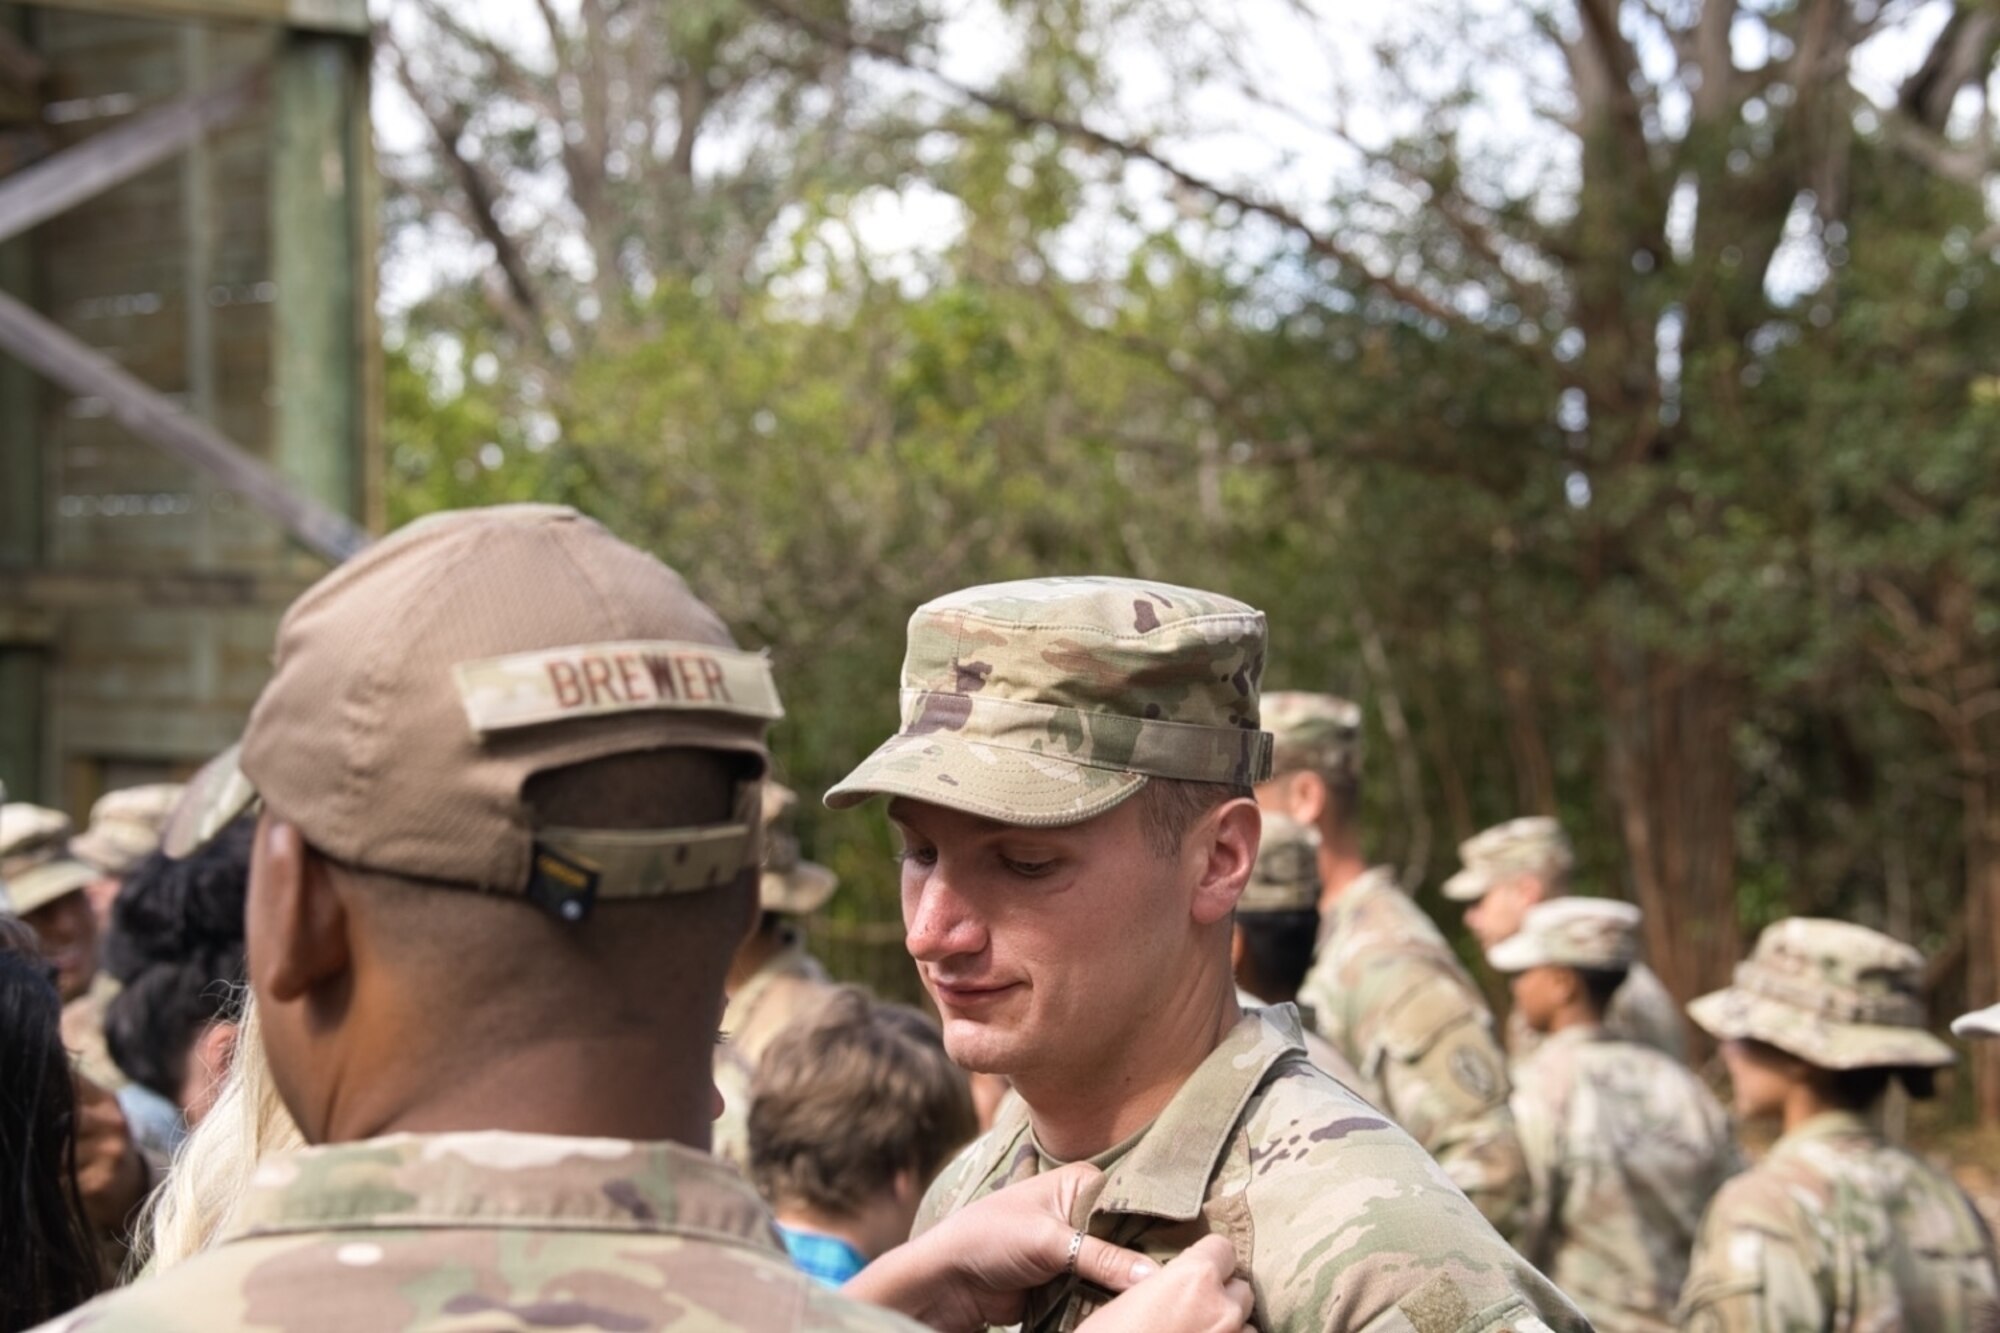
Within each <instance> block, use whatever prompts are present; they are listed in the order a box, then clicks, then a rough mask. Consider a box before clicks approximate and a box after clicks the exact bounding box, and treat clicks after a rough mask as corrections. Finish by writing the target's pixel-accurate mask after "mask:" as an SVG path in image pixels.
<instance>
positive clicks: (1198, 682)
mask: <svg viewBox="0 0 2000 1333" xmlns="http://www.w3.org/2000/svg"><path fill="white" fill-rule="evenodd" d="M1264 652H1265V627H1264V617H1263V616H1262V614H1261V613H1259V612H1257V611H1254V610H1252V609H1251V608H1250V607H1248V606H1245V605H1243V604H1242V603H1240V602H1236V601H1232V600H1231V599H1229V598H1226V597H1220V596H1217V595H1215V594H1212V593H1206V592H1199V591H1195V590H1192V589H1187V588H1174V587H1167V586H1164V585H1160V584H1155V583H1146V582H1138V581H1133V580H1126V579H1110V578H1080V579H1037V580H1030V581H1024V582H1019V583H1005V584H999V585H995V586H991V587H982V588H973V589H970V590H967V591H964V592H959V593H954V594H952V595H950V596H947V597H943V598H939V599H938V600H936V601H933V602H930V603H928V604H926V605H924V606H922V607H920V608H918V610H917V611H916V613H915V615H913V616H912V617H911V621H910V631H909V646H908V651H907V653H906V656H905V658H904V665H903V673H902V679H903V682H904V686H905V688H904V690H903V695H902V727H901V730H900V731H899V733H898V734H897V735H896V736H894V737H892V738H891V739H890V740H888V741H887V742H885V743H884V744H883V745H882V746H881V748H879V749H878V750H876V752H875V753H874V754H873V755H872V756H870V757H869V758H868V759H867V760H865V761H864V762H863V763H862V764H861V765H860V767H859V768H857V769H856V770H855V771H854V772H853V773H852V774H851V775H849V776H848V777H847V778H846V779H845V780H844V781H842V782H841V783H840V784H839V785H837V786H835V787H834V788H833V790H832V791H831V792H829V793H828V797H827V800H828V803H829V804H831V805H834V806H836V807H844V806H848V805H853V804H856V803H858V802H860V801H862V800H864V799H866V798H867V797H869V796H870V795H874V794H883V795H887V796H889V797H891V798H892V799H891V801H890V805H889V815H890V818H891V819H892V820H893V821H894V822H895V823H896V825H897V827H898V829H899V830H900V832H901V834H902V839H903V853H902V865H903V872H902V895H903V915H904V923H905V928H906V931H907V936H908V941H909V947H910V952H911V953H912V954H913V955H914V956H915V958H916V960H917V965H918V971H919V972H920V974H921V975H922V977H923V980H924V984H925V986H926V988H927V989H928V990H929V991H930V993H931V995H932V996H933V998H934V999H935V1000H936V1001H937V1004H938V1008H939V1011H940V1012H941V1013H942V1015H943V1017H944V1036H945V1045H946V1049H947V1050H949V1051H950V1053H951V1055H952V1057H953V1059H955V1060H956V1061H958V1063H960V1064H961V1065H965V1066H968V1067H970V1068H974V1069H984V1070H992V1071H995V1072H999V1073H1005V1074H1008V1075H1011V1076H1012V1077H1013V1079H1014V1086H1015V1089H1016V1090H1017V1091H1018V1092H1019V1094H1020V1098H1021V1100H1020V1101H1019V1102H1018V1103H1014V1104H1012V1108H1011V1109H1007V1110H1003V1112H1002V1114H1001V1117H1000V1119H999V1122H998V1123H997V1124H996V1125H995V1126H994V1128H993V1129H992V1130H991V1131H990V1132H989V1133H988V1134H987V1135H986V1136H985V1137H983V1138H982V1139H980V1140H979V1141H977V1142H976V1143H975V1144H974V1145H973V1147H972V1148H970V1149H969V1150H967V1151H966V1152H965V1153H964V1154H962V1155H961V1156H960V1157H959V1158H958V1160H957V1161H956V1162H954V1163H953V1164H952V1165H951V1166H950V1167H947V1168H946V1170H945V1173H944V1175H943V1176H941V1177H940V1178H939V1180H938V1183H937V1184H936V1186H934V1187H933V1188H932V1190H931V1192H930V1195H929V1196H928V1197H927V1198H926V1200H925V1202H924V1210H923V1213H922V1214H921V1215H920V1217H919V1220H918V1230H919V1233H920V1234H921V1233H922V1231H923V1229H924V1228H925V1227H927V1226H929V1225H931V1224H934V1223H938V1222H939V1220H940V1219H947V1218H949V1217H950V1216H951V1215H953V1214H954V1212H955V1211H956V1210H957V1209H959V1208H961V1207H964V1206H966V1205H967V1204H968V1203H971V1201H973V1200H976V1199H979V1198H981V1197H982V1196H984V1195H986V1194H988V1193H989V1192H990V1191H993V1190H995V1189H998V1188H999V1187H1001V1186H1003V1185H1005V1184H1007V1183H1008V1182H1013V1181H1021V1180H1025V1179H1029V1178H1032V1177H1035V1176H1036V1175H1037V1174H1038V1173H1042V1172H1047V1171H1050V1170H1052V1169H1054V1168H1056V1166H1057V1164H1059V1163H1062V1162H1065V1161H1068V1162H1075V1161H1079V1160H1083V1159H1089V1160H1090V1161H1092V1162H1093V1163H1095V1164H1097V1165H1099V1166H1101V1167H1103V1168H1104V1172H1105V1174H1104V1176H1103V1177H1102V1179H1101V1182H1100V1183H1099V1185H1098V1186H1097V1187H1095V1188H1093V1189H1092V1190H1090V1191H1087V1192H1086V1193H1085V1194H1084V1195H1083V1196H1082V1197H1080V1198H1079V1200H1078V1205H1077V1210H1076V1211H1075V1212H1074V1213H1073V1214H1072V1218H1073V1222H1074V1225H1076V1226H1077V1227H1079V1228H1081V1229H1085V1230H1087V1231H1088V1233H1089V1234H1091V1235H1094V1236H1100V1237H1107V1238H1110V1239H1113V1240H1116V1241H1118V1242H1119V1243H1121V1244H1127V1245H1131V1246H1133V1247H1135V1248H1138V1249H1141V1250H1143V1251H1145V1252H1147V1253H1152V1254H1157V1255H1168V1254H1173V1253H1176V1252H1178V1251H1180V1250H1182V1249H1183V1248H1185V1247H1187V1246H1189V1245H1191V1244H1194V1243H1195V1242H1196V1241H1197V1240H1199V1239H1201V1238H1203V1237H1205V1236H1213V1235H1216V1234H1220V1235H1221V1236H1224V1237H1227V1238H1228V1240H1229V1241H1230V1242H1231V1244H1232V1245H1233V1246H1234V1248H1235V1253H1236V1258H1237V1264H1238V1271H1239V1272H1240V1273H1242V1274H1245V1275H1247V1276H1248V1277H1249V1279H1250V1281H1251V1284H1252V1287H1253V1288H1254V1290H1255V1294H1256V1315H1255V1321H1254V1322H1255V1324H1256V1326H1257V1327H1258V1328H1260V1329H1267V1330H1285V1331H1286V1333H1305V1331H1306V1330H1311V1333H1324V1330H1326V1329H1328V1328H1331V1327H1346V1328H1354V1329H1360V1328H1364V1327H1367V1328H1378V1329H1384V1330H1386V1329H1390V1328H1423V1329H1425V1330H1426V1333H1452V1331H1456V1330H1466V1331H1470V1330H1494V1331H1495V1333H1497V1330H1499V1329H1502V1328H1506V1329H1513V1330H1517V1333H1533V1331H1534V1330H1541V1329H1545V1328H1548V1327H1551V1326H1552V1325H1553V1326H1555V1327H1561V1328H1565V1329H1581V1328H1582V1327H1584V1325H1583V1323H1582V1321H1581V1319H1580V1318H1579V1317H1578V1316H1577V1315H1576V1314H1575V1312H1574V1311H1573V1310H1572V1309H1571V1308H1570V1306H1569V1305H1568V1303H1567V1302H1566V1301H1565V1300H1564V1299H1563V1298H1562V1296H1561V1295H1560V1294H1559V1293H1557V1292H1556V1291H1555V1290H1554V1289H1553V1288H1552V1287H1550V1286H1549V1285H1548V1283H1547V1282H1546V1281H1545V1280H1544V1279H1543V1278H1542V1277H1541V1276H1540V1275H1539V1274H1537V1273H1535V1272H1534V1271H1533V1270H1532V1269H1530V1268H1528V1267H1527V1266H1526V1265H1525V1264H1524V1263H1522V1262H1521V1261H1520V1259H1519V1258H1518V1257H1517V1256H1516V1255H1514V1254H1513V1253H1512V1252H1511V1251H1510V1250H1509V1249H1508V1248H1507V1246H1506V1245H1505V1243H1504V1242H1503V1241H1502V1240H1501V1239H1500V1237H1499V1236H1497V1235H1495V1234H1494V1233H1493V1231H1492V1229H1491V1228H1490V1227H1489V1226H1488V1225H1487V1224H1486V1222H1485V1221H1484V1220H1483V1219H1482V1218H1481V1217H1480V1216H1479V1214H1478V1212H1477V1210H1475V1209H1474V1208H1473V1207H1472V1206H1471V1205H1470V1204H1469V1203H1468V1202H1467V1201H1466V1200H1465V1198H1464V1197H1462V1196H1461V1195H1460V1194H1459V1192H1458V1191H1456V1190H1454V1189H1452V1188H1450V1187H1449V1185H1448V1184H1447V1183H1446V1181H1445V1180H1444V1178H1443V1176H1442V1175H1441V1174H1440V1173H1439V1172H1438V1170H1437V1168H1436V1166H1435V1164H1433V1163H1432V1162H1431V1161H1430V1160H1429V1159H1428V1158H1427V1157H1426V1156H1425V1155H1424V1153H1423V1152H1422V1151H1421V1150H1420V1149H1419V1148H1418V1147H1417V1145H1416V1144H1415V1143H1413V1142H1411V1140H1410V1139H1409V1137H1408V1136H1407V1135H1405V1134H1404V1133H1403V1132H1402V1131H1401V1130H1399V1129H1398V1128H1396V1127H1395V1126H1394V1125H1393V1124H1391V1123H1389V1122H1388V1121H1387V1120H1386V1119H1384V1118H1383V1117H1382V1116H1381V1115H1380V1114H1378V1113H1377V1112H1375V1111H1374V1110H1373V1109H1372V1108H1371V1107H1369V1106H1368V1105H1366V1104H1365V1103H1364V1102H1362V1101H1361V1100H1360V1099H1359V1098H1358V1097H1357V1096H1355V1095H1354V1094H1353V1093H1351V1092H1349V1091H1348V1090H1347V1089H1345V1088H1344V1087H1342V1086H1341V1085H1340V1084H1339V1083H1337V1082H1335V1081H1334V1080H1333V1079H1332V1078H1330V1077H1328V1076H1327V1075H1326V1074H1324V1073H1323V1072H1321V1071H1320V1070H1317V1069H1315V1068H1313V1067H1312V1065H1311V1064H1310V1063H1309V1062H1308V1061H1307V1060H1306V1058H1305V1053H1304V1051H1303V1049H1302V1048H1301V1046H1300V1045H1299V1042H1298V1028H1297V1024H1296V1020H1295V1016H1294V1015H1293V1014H1292V1013H1291V1012H1290V1011H1289V1010H1287V1009H1283V1008H1280V1009H1259V1010H1254V1011H1251V1012H1250V1013H1248V1014H1243V1013H1241V1012H1239V1009H1238V1006H1237V1003H1236V998H1235V988H1234V986H1233V984H1232V977H1231V974H1230V967H1229V941H1230V918H1231V914H1232V912H1233V909H1234V908H1235V906H1236V903H1237V901H1238V898H1239V897H1240V895H1241V894H1242V892H1243V889H1244V886H1245V884H1246V883H1247V881H1248V880H1249V878H1250V874H1251V870H1252V867H1253V865H1254V863H1255V859H1256V852H1257V843H1258V831H1259V824H1260V819H1259V815H1258V811H1257V808H1256V806H1255V804H1254V803H1253V802H1252V801H1251V800H1250V799H1249V797H1250V795H1251V789H1250V784H1251V783H1252V782H1254V781H1256V780H1258V779H1260V778H1262V777H1263V776H1264V775H1265V771H1266V767H1267V763H1268V760H1267V753H1268V752H1267V749H1266V746H1267V745H1268V738H1267V737H1265V736H1264V735H1262V734H1261V733H1259V731H1258V730H1257V722H1258V693H1257V691H1258V677H1259V674H1260V672H1261V668H1262V665H1263V661H1264ZM1493 1073H1494V1076H1495V1077H1496V1078H1498V1077H1499V1073H1500V1071H1499V1070H1498V1068H1497V1065H1496V1066H1495V1068H1494V1070H1493ZM1502 1113H1503V1114H1504V1107H1503V1108H1502ZM974 1206H977V1205H974ZM943 1225H949V1222H948V1221H947V1222H945V1223H943ZM1094 1301H1095V1296H1094V1293H1092V1292H1091V1291H1090V1290H1089V1289H1088V1288H1087V1286H1086V1285H1084V1284H1082V1283H1079V1282H1074V1281H1064V1282H1059V1283H1057V1284H1054V1285H1053V1286H1051V1287H1050V1288H1048V1289H1047V1290H1045V1291H1043V1292H1041V1293H1038V1294H1037V1295H1036V1297H1035V1298H1034V1299H1032V1300H1031V1301H1030V1304H1029V1309H1028V1312H1027V1318H1026V1321H1025V1322H1024V1324H1023V1327H1024V1328H1026V1329H1029V1330H1031V1331H1032V1330H1042V1329H1055V1328H1070V1327H1073V1326H1074V1320H1075V1318H1076V1316H1077V1314H1078V1313H1079V1312H1081V1311H1084V1310H1087V1309H1089V1308H1091V1306H1092V1304H1093V1303H1094ZM1545 1321H1548V1322H1545Z"/></svg>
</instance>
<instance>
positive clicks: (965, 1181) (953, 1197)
mask: <svg viewBox="0 0 2000 1333" xmlns="http://www.w3.org/2000/svg"><path fill="white" fill-rule="evenodd" d="M985 1144H986V1138H985V1136H983V1135H982V1136H981V1137H979V1138H976V1139H974V1140H973V1141H972V1142H971V1143H968V1144H966V1145H965V1147H964V1148H962V1149H960V1150H959V1154H958V1156H956V1157H954V1158H952V1159H951V1160H950V1161H949V1162H947V1163H945V1167H944V1170H942V1171H940V1172H938V1174H937V1179H936V1180H933V1181H932V1182H931V1187H930V1188H929V1189H928V1190H926V1191H924V1198H923V1202H922V1203H919V1204H918V1205H917V1217H916V1220H915V1221H914V1222H912V1223H911V1224H910V1239H911V1240H915V1239H916V1238H917V1237H919V1236H921V1235H923V1234H924V1233H925V1232H926V1231H929V1230H930V1229H931V1228H932V1227H934V1226H936V1225H937V1224H938V1223H939V1222H942V1221H943V1220H944V1219H945V1218H946V1217H949V1216H950V1215H951V1214H953V1213H955V1212H957V1211H958V1210H959V1209H960V1208H962V1207H964V1206H965V1204H966V1203H967V1202H968V1196H970V1195H971V1194H972V1193H973V1191H974V1189H975V1188H976V1186H977V1183H978V1182H976V1181H974V1180H973V1179H972V1174H973V1172H974V1170H975V1169H976V1167H977V1164H978V1162H979V1157H980V1151H981V1149H982V1148H983V1147H984V1146H985Z"/></svg>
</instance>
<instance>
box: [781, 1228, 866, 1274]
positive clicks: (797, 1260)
mask: <svg viewBox="0 0 2000 1333" xmlns="http://www.w3.org/2000/svg"><path fill="white" fill-rule="evenodd" d="M778 1234H779V1235H780V1236H782V1237H783V1238H784V1241H785V1252H786V1253H787V1254H789V1255H791V1256H792V1264H793V1265H794V1266H795V1267H796V1268H797V1269H798V1270H799V1271H800V1272H801V1273H804V1274H805V1275H806V1276H807V1277H810V1278H813V1279H814V1280H815V1281H818V1282H819V1283H821V1284H822V1285H825V1286H829V1287H837V1286H839V1285H840V1284H841V1283H843V1282H845V1281H847V1279H849V1278H851V1277H853V1276H854V1275H855V1274H856V1273H859V1272H860V1271H861V1270H862V1269H864V1268H866V1267H867V1266H868V1261H867V1260H866V1259H863V1258H862V1257H861V1251H859V1250H857V1249H855V1248H854V1247H853V1246H852V1245H849V1244H848V1243H847V1242H846V1241H844V1240H842V1239H840V1237H838V1236H828V1235H825V1234H823V1233H822V1232H818V1231H802V1230H800V1229H799V1228H797V1227H788V1226H786V1225H785V1224H784V1223H783V1222H780V1223H778Z"/></svg>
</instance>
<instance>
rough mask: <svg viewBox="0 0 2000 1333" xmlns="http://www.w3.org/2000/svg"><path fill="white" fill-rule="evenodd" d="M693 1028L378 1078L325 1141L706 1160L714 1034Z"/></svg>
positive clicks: (546, 1045)
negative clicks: (691, 1153) (584, 1144)
mask: <svg viewBox="0 0 2000 1333" xmlns="http://www.w3.org/2000/svg"><path fill="white" fill-rule="evenodd" d="M690 1029H691V1030H689V1031H687V1032H674V1033H671V1034H663V1033H658V1032H639V1031H634V1032H633V1033H631V1034H629V1035H626V1034H620V1035H617V1036H599V1037H595V1038H589V1039H580V1038H578V1037H576V1036H574V1035H569V1036H565V1037H564V1038H562V1039H560V1040H551V1041H546V1042H539V1043H533V1042H531V1043H524V1044H518V1043H517V1044H514V1045H510V1047H509V1048H508V1050H507V1051H506V1052H505V1054H503V1055H498V1056H494V1057H492V1058H487V1059H477V1060H470V1059H469V1060H463V1061H452V1062H450V1064H449V1065H448V1066H447V1067H444V1068H436V1067H432V1068H428V1069H408V1068H404V1069H398V1070H381V1071H377V1072H375V1073H374V1074H372V1075H371V1076H369V1077H367V1078H357V1079H355V1080H354V1083H355V1084H356V1085H358V1090H357V1091H354V1092H352V1093H351V1094H349V1095H347V1096H344V1097H336V1099H335V1102H334V1105H333V1106H332V1108H331V1111H330V1113H329V1115H328V1117H327V1132H326V1140H327V1141H328V1142H333V1143H346V1142H353V1141H355V1140H358V1139H367V1138H377V1137H380V1136H382V1135H385V1134H444V1133H456V1132H465V1131H474V1130H501V1131H507V1132H511V1133H518V1134H556V1135H563V1136H565V1137H571V1138H602V1139H630V1140H634V1141H637V1142H645V1143H658V1142H672V1143H680V1144H684V1145H686V1146H687V1147H690V1148H694V1149H697V1150H699V1151H704V1152H705V1151H707V1149H708V1146H709V1136H710V1131H711V1127H712V1123H713V1120H714V1116H715V1102H714V1080H713V1077H712V1075H711V1073H710V1061H711V1049H712V1046H711V1041H710V1037H711V1035H712V1034H710V1033H709V1032H707V1031H706V1030H704V1029H700V1028H698V1027H694V1026H693V1025H690ZM357 1072H359V1071H357Z"/></svg>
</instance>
